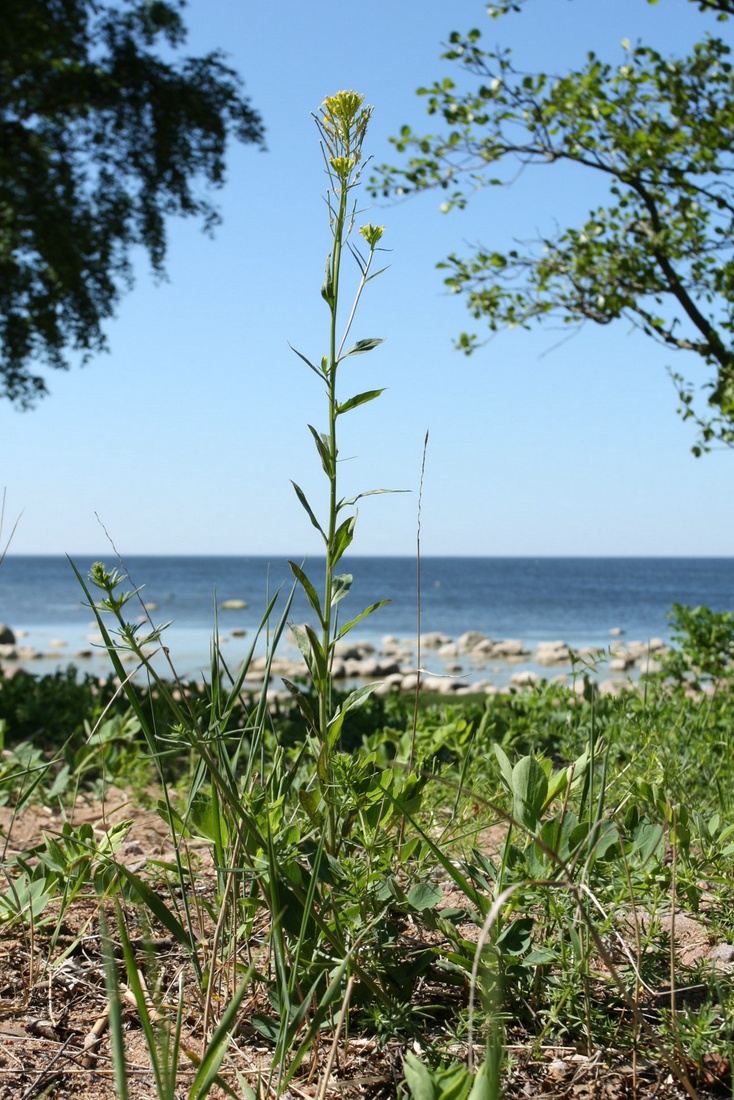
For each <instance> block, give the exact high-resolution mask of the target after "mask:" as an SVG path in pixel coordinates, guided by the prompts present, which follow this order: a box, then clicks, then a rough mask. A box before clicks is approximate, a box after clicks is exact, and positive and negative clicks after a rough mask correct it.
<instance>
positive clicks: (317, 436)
mask: <svg viewBox="0 0 734 1100" xmlns="http://www.w3.org/2000/svg"><path fill="white" fill-rule="evenodd" d="M308 430H309V431H310V433H311V435H312V436H313V438H314V442H315V444H316V450H317V451H318V452H319V458H320V459H321V466H322V468H323V471H324V473H325V474H326V476H327V477H333V474H334V463H333V462H332V459H331V453H330V451H329V439H328V436H325V435H323V434H322V433H320V432H317V431H316V429H315V428H314V427H313V425H312V424H309V425H308Z"/></svg>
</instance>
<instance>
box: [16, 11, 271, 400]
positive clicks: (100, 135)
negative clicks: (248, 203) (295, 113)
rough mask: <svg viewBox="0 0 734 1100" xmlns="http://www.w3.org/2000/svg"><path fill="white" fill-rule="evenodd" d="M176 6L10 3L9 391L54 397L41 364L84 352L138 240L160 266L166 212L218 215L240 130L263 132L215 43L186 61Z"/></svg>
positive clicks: (257, 137)
mask: <svg viewBox="0 0 734 1100" xmlns="http://www.w3.org/2000/svg"><path fill="white" fill-rule="evenodd" d="M185 37H186V29H185V26H184V24H183V21H182V17H181V11H180V6H179V5H178V4H177V3H174V2H172V0H156V2H155V3H146V2H144V0H130V2H128V3H126V4H123V5H118V6H113V5H112V4H110V3H106V2H104V0H95V2H92V0H64V3H61V4H57V3H48V2H46V0H4V2H3V7H2V34H0V70H1V71H2V74H3V78H2V95H1V96H0V133H2V140H1V141H0V210H2V211H3V216H2V226H3V228H2V242H3V243H2V280H0V396H4V397H7V398H9V399H10V400H11V401H15V402H17V403H18V404H20V405H22V406H29V405H31V404H32V403H33V402H34V401H35V400H36V399H37V398H39V397H41V396H43V395H44V394H45V393H46V392H47V389H46V382H45V379H44V378H43V376H42V375H41V374H39V373H38V372H37V371H35V370H34V369H33V367H34V366H35V363H36V362H43V364H44V366H47V367H51V368H62V369H63V368H65V367H67V366H68V360H67V358H66V357H65V352H66V349H70V350H72V351H74V352H81V354H82V359H89V358H90V357H91V355H92V354H94V353H97V352H99V351H100V350H101V349H103V348H104V347H105V346H106V344H107V341H106V337H105V334H104V331H103V323H104V322H105V321H106V320H107V318H108V317H110V316H111V315H112V314H113V313H114V311H115V308H116V306H117V304H118V302H119V299H120V295H121V292H122V290H123V289H124V287H125V286H126V285H128V284H129V283H130V282H131V270H132V263H131V256H132V254H133V253H134V250H135V249H136V248H138V247H141V246H142V248H143V249H144V250H145V251H146V252H147V254H148V256H149V258H150V262H151V264H152V267H153V269H154V271H155V272H157V273H159V274H160V273H162V272H163V270H164V259H165V254H166V218H167V217H168V216H169V215H171V214H174V215H178V216H180V217H197V218H201V219H203V222H204V226H205V227H206V228H207V229H211V228H212V227H213V226H214V225H215V224H216V222H217V220H218V215H217V212H216V209H215V207H214V206H213V205H212V204H211V202H210V201H209V200H208V199H207V198H206V197H205V196H206V191H205V190H204V188H202V184H206V185H208V186H209V187H210V188H216V187H220V186H221V184H222V181H223V178H224V156H225V152H226V148H227V143H228V141H229V139H231V138H235V139H237V140H238V141H242V142H245V143H254V144H262V142H263V133H264V132H263V127H262V123H261V120H260V118H259V116H258V115H257V113H256V112H255V111H254V110H253V109H252V107H251V106H250V105H249V103H248V101H247V100H246V99H245V98H244V97H243V96H242V85H241V81H240V79H239V77H238V76H237V74H236V73H235V72H234V71H233V70H232V69H230V68H228V67H227V66H226V65H225V64H224V62H223V55H222V54H221V53H219V52H217V51H214V52H211V53H209V54H207V55H206V56H205V57H190V58H178V57H177V56H176V51H177V50H178V49H179V48H180V47H181V46H182V44H183V42H184V40H185Z"/></svg>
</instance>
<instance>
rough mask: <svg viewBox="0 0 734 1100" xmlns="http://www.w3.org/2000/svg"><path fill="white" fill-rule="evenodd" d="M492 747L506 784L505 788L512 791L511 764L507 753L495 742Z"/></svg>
mask: <svg viewBox="0 0 734 1100" xmlns="http://www.w3.org/2000/svg"><path fill="white" fill-rule="evenodd" d="M493 747H494V755H495V756H496V757H497V762H498V764H499V766H500V772H501V774H502V778H503V779H504V781H505V784H506V786H507V790H508V791H512V764H511V763H510V761H509V759H508V756H507V753H506V752H505V750H504V749H503V748H502V747H501V746H500V745H498V744H496V743H495V745H494V746H493Z"/></svg>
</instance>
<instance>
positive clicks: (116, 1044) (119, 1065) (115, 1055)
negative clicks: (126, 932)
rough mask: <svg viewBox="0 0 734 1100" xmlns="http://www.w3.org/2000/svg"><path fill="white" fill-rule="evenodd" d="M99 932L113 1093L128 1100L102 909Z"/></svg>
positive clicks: (113, 965) (113, 967) (117, 999)
mask: <svg viewBox="0 0 734 1100" xmlns="http://www.w3.org/2000/svg"><path fill="white" fill-rule="evenodd" d="M99 930H100V933H101V937H100V938H101V941H102V960H103V963H104V976H105V987H106V990H107V1001H108V1003H109V1006H110V1014H109V1022H108V1026H109V1032H110V1045H111V1047H112V1069H113V1072H114V1075H115V1091H116V1093H117V1095H118V1097H119V1100H128V1091H127V1073H126V1071H125V1040H124V1038H123V1030H122V997H121V995H120V982H119V979H118V977H117V965H116V963H115V953H114V950H113V947H112V941H111V939H110V935H109V930H108V928H107V917H106V916H105V912H104V909H102V908H101V907H100V910H99Z"/></svg>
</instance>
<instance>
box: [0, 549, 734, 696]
mask: <svg viewBox="0 0 734 1100" xmlns="http://www.w3.org/2000/svg"><path fill="white" fill-rule="evenodd" d="M95 561H103V562H104V563H105V565H106V566H107V568H108V569H112V568H116V569H117V570H118V571H119V572H121V573H124V574H125V575H126V576H127V578H128V580H126V581H125V582H124V587H127V588H135V589H139V592H140V599H141V600H142V602H143V603H145V604H146V605H147V606H148V608H149V609H150V610H149V614H150V616H151V618H152V619H153V621H154V622H155V624H156V625H161V624H163V623H167V624H169V625H168V626H167V627H166V630H165V632H164V635H163V637H164V641H165V645H166V646H167V648H168V649H169V652H170V656H171V659H172V661H173V663H174V666H175V668H176V670H177V672H178V673H179V675H181V676H186V677H198V676H201V675H202V674H206V669H207V667H208V662H209V655H210V651H211V640H212V636H213V633H214V630H215V626H216V629H217V630H218V634H219V638H220V642H221V647H222V653H223V655H224V656H225V658H226V660H227V663H228V664H230V665H233V666H236V665H237V663H238V662H239V661H240V660H241V659H242V658H243V657H244V655H245V654H246V652H247V651H248V650H249V648H250V646H251V645H252V643H253V641H255V650H256V652H263V651H264V648H265V644H266V641H265V640H266V636H267V627H265V628H262V617H263V614H264V611H265V608H266V606H267V604H268V602H269V600H270V599H271V598H272V597H273V596H275V595H276V593H279V595H278V598H277V601H276V607H275V611H274V613H273V616H272V618H271V628H272V626H274V624H275V622H276V621H277V618H278V617H279V614H280V609H281V608H282V607H283V606H284V602H285V600H286V598H287V597H288V595H289V594H290V591H291V588H292V586H293V574H292V572H291V569H290V567H289V566H288V563H287V561H286V559H285V558H279V557H272V558H268V557H218V556H201V557H189V556H185V555H181V556H171V557H162V556H155V557H153V556H151V557H144V556H131V557H129V558H128V559H126V560H125V562H124V563H121V562H119V561H117V560H116V559H115V558H114V555H111V554H107V555H97V556H95V555H78V556H77V557H75V558H74V565H75V566H76V568H77V569H78V570H79V572H80V573H81V574H82V576H83V577H86V576H87V574H88V572H89V569H90V567H91V565H92V564H93V562H95ZM296 564H297V565H298V566H299V567H301V568H303V569H304V570H305V572H306V573H307V575H308V576H309V578H310V579H311V581H312V583H313V584H314V587H315V588H316V589H317V590H318V589H319V588H320V587H321V585H322V582H323V570H324V562H323V560H320V559H318V558H312V559H306V560H303V559H297V562H296ZM339 571H340V572H343V573H349V574H351V576H352V577H353V581H352V586H351V589H350V591H349V593H348V595H347V596H346V597H345V598H344V599H343V600H342V601H341V602H340V603H339V605H338V612H339V615H340V620H341V622H347V621H349V620H351V619H355V618H357V617H358V615H359V614H360V613H361V612H362V610H364V608H366V607H368V606H370V605H372V604H374V603H377V602H379V601H381V600H388V601H389V602H388V603H387V604H386V605H385V606H384V607H381V608H380V609H379V610H378V611H376V612H374V614H371V615H369V616H367V617H366V618H365V619H363V620H362V621H361V622H359V623H358V625H357V626H355V627H354V629H353V630H352V631H351V632H350V634H349V639H350V640H359V641H366V642H370V643H372V644H373V645H375V646H376V647H377V648H378V649H379V647H380V643H381V640H382V639H383V637H384V636H385V635H392V636H393V637H396V638H399V639H404V640H405V641H406V644H407V643H409V642H410V641H411V640H412V642H415V639H416V637H417V635H418V633H419V631H420V632H421V633H428V632H432V631H440V632H442V633H443V634H445V635H447V636H448V637H450V638H452V639H455V638H457V637H458V636H459V635H461V634H462V633H463V632H465V631H467V630H477V631H480V632H482V633H483V634H486V635H487V636H488V637H490V638H493V639H498V640H499V639H507V638H513V639H518V640H520V641H522V642H523V643H524V644H525V646H526V648H527V649H528V650H530V651H531V653H532V652H533V651H534V650H535V648H536V647H537V645H538V643H540V642H550V641H564V642H566V643H567V644H568V645H570V646H572V647H573V648H575V649H581V648H584V647H587V646H594V647H600V648H607V647H608V646H609V645H610V643H611V642H612V641H613V640H615V635H613V634H612V633H611V631H615V632H622V633H621V635H619V636H620V637H621V639H622V640H624V641H627V640H629V641H632V640H635V641H643V642H644V641H648V640H649V639H651V638H654V637H658V638H662V639H663V640H664V641H668V640H669V639H670V625H671V624H670V620H669V618H668V613H669V612H670V610H671V606H672V604H673V603H674V602H677V603H681V604H688V605H690V606H694V607H695V606H698V605H701V604H703V605H705V606H707V607H710V608H711V609H713V610H715V611H729V610H734V558H673V557H670V558H667V557H666V558H650V557H645V558H631V557H625V558H592V557H580V558H553V557H535V558H530V557H525V558H520V557H512V558H500V557H481V558H479V557H425V558H423V559H422V560H421V562H420V570H419V569H418V563H417V562H416V560H415V559H413V558H407V557H358V556H351V557H345V558H344V559H343V560H342V562H340V565H339ZM419 573H420V578H419ZM419 592H420V598H419ZM95 596H98V594H95ZM227 601H242V602H244V603H246V605H247V606H246V607H239V608H237V609H229V608H227V607H225V606H224V605H225V603H226V602H227ZM126 610H127V612H128V618H129V619H130V620H131V621H134V620H135V619H136V618H137V617H138V615H139V614H141V613H142V607H141V606H140V604H138V603H137V601H136V600H134V601H131V603H130V604H128V605H127V609H126ZM289 619H290V620H291V621H294V622H297V623H303V622H308V621H313V619H314V613H313V611H312V610H311V608H310V607H309V605H308V603H307V601H306V599H305V598H304V596H303V593H302V592H301V591H300V589H299V590H297V591H296V594H295V597H294V600H293V605H292V607H291V611H290V614H289ZM0 622H1V623H5V624H7V625H8V626H10V627H11V629H12V630H13V631H14V632H15V634H16V637H17V640H18V644H19V645H22V646H24V647H30V648H32V649H33V650H34V651H36V653H37V654H39V656H37V657H36V658H35V659H34V660H33V661H32V662H29V663H27V667H29V668H32V670H33V671H34V672H38V673H44V672H49V671H53V670H54V669H57V668H60V667H65V666H68V665H69V664H70V663H73V664H75V666H77V667H78V669H79V670H80V671H81V672H82V673H83V672H92V673H94V674H95V675H102V674H104V673H105V672H106V671H109V661H108V658H107V656H106V654H105V652H104V650H103V648H102V647H101V646H100V640H101V639H100V638H99V634H98V627H97V625H96V623H95V622H94V617H93V614H92V612H91V610H90V608H89V606H88V604H87V601H86V597H85V596H84V593H83V591H82V589H81V586H80V584H79V581H78V580H77V578H76V576H75V574H74V571H73V569H72V566H71V564H70V561H69V560H68V559H67V558H65V557H61V556H35V555H34V556H30V555H29V556H25V555H13V554H8V555H7V556H6V557H5V559H4V560H3V561H2V563H0ZM258 630H260V634H259V635H258ZM281 652H283V654H284V655H286V656H287V655H294V654H295V650H294V647H293V643H292V639H290V637H289V636H286V637H285V638H284V640H283V643H282V647H281ZM82 654H86V655H84V656H82ZM431 659H432V658H431V655H430V653H428V652H426V653H424V662H425V663H426V666H428V665H429V664H430V661H431ZM520 666H521V667H529V668H530V667H533V665H532V659H528V660H526V661H525V662H524V664H523V663H521V665H520ZM517 667H518V663H517V662H515V663H513V664H512V665H510V664H509V663H503V662H498V663H495V665H494V667H492V668H490V669H486V668H484V669H482V670H481V676H482V677H483V678H489V679H493V680H495V681H496V682H497V683H498V684H502V683H504V682H507V681H508V679H509V676H510V674H511V672H513V671H516V670H517ZM548 674H549V673H548V671H547V670H545V671H544V675H548ZM478 675H479V673H478V672H477V671H476V670H471V669H470V670H468V671H467V676H468V678H469V680H471V679H472V678H476V677H477V676H478Z"/></svg>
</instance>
